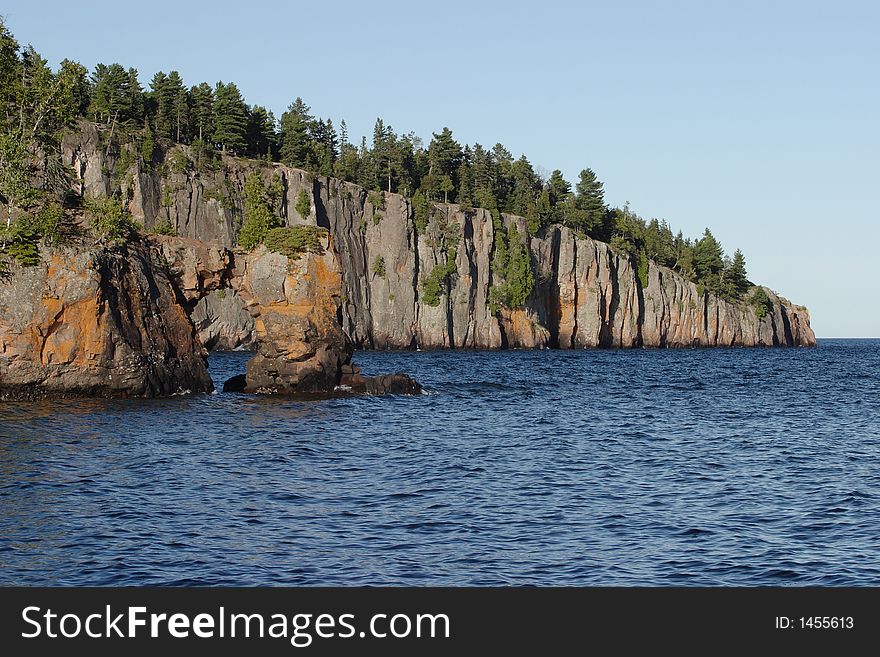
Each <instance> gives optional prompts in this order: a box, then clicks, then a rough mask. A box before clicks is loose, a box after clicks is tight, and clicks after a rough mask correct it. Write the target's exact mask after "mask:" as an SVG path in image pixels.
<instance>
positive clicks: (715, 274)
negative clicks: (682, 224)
mask: <svg viewBox="0 0 880 657" xmlns="http://www.w3.org/2000/svg"><path fill="white" fill-rule="evenodd" d="M693 267H694V275H695V277H696V282H697V283H701V284H702V285H704V286H705V287H706V288H707V289H708V290H709V291H710V292H713V293H719V292H720V291H721V285H722V282H723V279H722V272H723V271H724V250H723V249H722V248H721V244H720V243H719V242H718V240H716V239H715V236H714V235H712V232H711V231H710V230H709V229H708V228H707V229H706V230H705V232H704V233H703V237H702V238H701V239H699V240H697V242H696V244H694V248H693Z"/></svg>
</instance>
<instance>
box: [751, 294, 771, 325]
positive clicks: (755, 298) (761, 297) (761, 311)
mask: <svg viewBox="0 0 880 657" xmlns="http://www.w3.org/2000/svg"><path fill="white" fill-rule="evenodd" d="M749 305H750V306H751V307H752V308H753V309H754V311H755V315H756V316H757V317H758V319H764V318H765V317H766V316H767V314H768V313H770V312H771V311H772V310H773V303H772V302H771V301H770V297H768V296H767V293H766V292H765V291H764V288H763V287H756V288H755V291H754V292H752V296H751V297H749Z"/></svg>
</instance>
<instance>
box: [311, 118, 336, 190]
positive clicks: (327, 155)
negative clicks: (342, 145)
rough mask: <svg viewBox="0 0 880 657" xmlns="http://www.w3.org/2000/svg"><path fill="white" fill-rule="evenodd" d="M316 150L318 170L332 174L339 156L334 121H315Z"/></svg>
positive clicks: (326, 174) (328, 174) (327, 174)
mask: <svg viewBox="0 0 880 657" xmlns="http://www.w3.org/2000/svg"><path fill="white" fill-rule="evenodd" d="M314 137H315V139H314V151H315V157H316V162H317V167H318V172H319V173H320V174H321V175H323V176H332V175H333V168H334V166H335V164H336V159H337V158H338V157H339V139H338V137H337V135H336V129H335V128H334V127H333V121H331V120H330V119H327V120H326V121H320V120H319V121H317V122H316V123H315V135H314Z"/></svg>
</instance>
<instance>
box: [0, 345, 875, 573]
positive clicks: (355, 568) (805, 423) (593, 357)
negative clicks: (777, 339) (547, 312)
mask: <svg viewBox="0 0 880 657" xmlns="http://www.w3.org/2000/svg"><path fill="white" fill-rule="evenodd" d="M247 358H248V354H240V353H232V354H213V355H212V357H211V363H212V374H213V376H214V378H215V382H216V383H218V384H220V385H222V381H223V380H224V379H225V378H227V377H229V376H231V375H233V374H237V373H239V372H241V371H243V368H244V363H245V361H246V359H247ZM356 360H357V361H358V362H359V363H360V364H361V365H362V366H363V367H364V371H365V373H382V372H391V371H398V370H400V371H406V372H408V373H410V374H412V375H414V376H415V377H416V378H417V379H419V380H420V381H421V382H422V383H423V384H424V385H425V387H426V391H427V394H424V395H421V396H418V397H414V398H413V397H393V396H388V397H363V398H345V399H331V400H324V401H291V400H289V399H279V398H271V397H269V398H264V397H256V396H246V395H239V394H223V393H219V394H214V395H200V396H185V397H175V398H173V399H167V400H134V401H105V400H74V401H69V400H64V401H59V402H40V403H3V402H0V584H7V585H8V584H53V585H269V584H284V585H337V584H339V585H367V584H368V585H381V584H388V585H427V584H431V585H446V584H450V585H506V584H512V585H520V584H538V585H636V584H646V585H747V586H752V585H788V584H792V585H793V584H801V585H878V584H880V394H878V393H880V341H877V340H822V341H820V346H819V347H818V348H816V349H704V350H631V351H532V352H529V351H510V352H419V353H412V352H408V353H407V352H404V353H381V352H374V353H359V354H357V355H356Z"/></svg>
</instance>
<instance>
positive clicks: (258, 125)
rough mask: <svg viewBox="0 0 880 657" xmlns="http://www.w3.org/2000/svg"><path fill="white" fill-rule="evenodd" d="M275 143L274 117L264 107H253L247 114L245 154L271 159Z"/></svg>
mask: <svg viewBox="0 0 880 657" xmlns="http://www.w3.org/2000/svg"><path fill="white" fill-rule="evenodd" d="M276 141H277V135H276V134H275V116H274V115H273V114H272V112H270V111H269V110H267V109H266V108H265V107H262V106H260V105H254V106H253V107H252V108H251V110H250V112H248V125H247V154H248V155H250V156H251V157H265V156H268V157H269V158H272V156H273V154H274V152H275V148H276Z"/></svg>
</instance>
